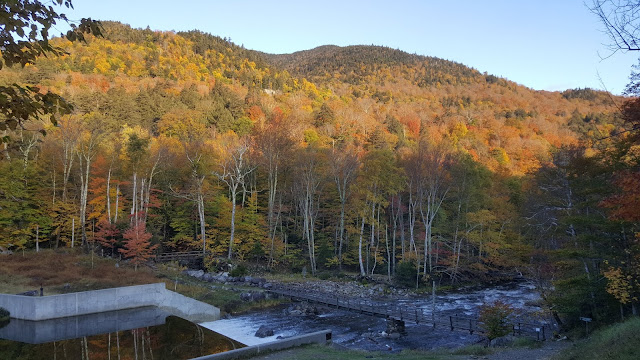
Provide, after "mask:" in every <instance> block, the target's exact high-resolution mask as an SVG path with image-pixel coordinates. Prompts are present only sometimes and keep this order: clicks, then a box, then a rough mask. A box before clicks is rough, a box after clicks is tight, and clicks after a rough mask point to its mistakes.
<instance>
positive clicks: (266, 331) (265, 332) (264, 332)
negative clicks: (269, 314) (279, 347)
mask: <svg viewBox="0 0 640 360" xmlns="http://www.w3.org/2000/svg"><path fill="white" fill-rule="evenodd" d="M273 334H274V332H273V329H271V328H269V327H267V326H266V325H262V326H260V328H259V329H258V331H256V334H255V336H256V337H259V338H266V337H268V336H273Z"/></svg>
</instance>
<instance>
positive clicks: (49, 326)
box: [0, 306, 169, 344]
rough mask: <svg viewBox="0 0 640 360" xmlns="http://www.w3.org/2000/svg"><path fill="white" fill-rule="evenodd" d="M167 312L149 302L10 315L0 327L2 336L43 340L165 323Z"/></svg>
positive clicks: (26, 341)
mask: <svg viewBox="0 0 640 360" xmlns="http://www.w3.org/2000/svg"><path fill="white" fill-rule="evenodd" d="M167 316H169V314H168V313H167V312H165V311H163V310H161V309H158V308H157V307H155V306H148V307H143V308H134V309H126V310H119V311H109V312H102V313H96V314H89V315H80V316H73V317H65V318H58V319H49V320H41V321H30V320H21V319H11V321H10V322H9V324H7V325H6V326H4V327H1V328H0V339H6V340H12V341H19V342H23V343H28V344H43V343H48V342H53V341H61V340H68V339H77V338H79V337H82V336H91V335H99V334H107V333H112V332H117V331H124V330H132V329H139V328H142V327H147V326H154V325H162V324H164V323H165V319H166V318H167Z"/></svg>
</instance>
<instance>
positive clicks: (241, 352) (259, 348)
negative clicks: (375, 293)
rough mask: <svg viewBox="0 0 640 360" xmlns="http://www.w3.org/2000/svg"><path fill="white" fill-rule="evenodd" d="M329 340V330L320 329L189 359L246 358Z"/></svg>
mask: <svg viewBox="0 0 640 360" xmlns="http://www.w3.org/2000/svg"><path fill="white" fill-rule="evenodd" d="M330 341H331V330H322V331H317V332H314V333H310V334H305V335H300V336H295V337H291V338H288V339H282V340H276V341H272V342H269V343H265V344H259V345H253V346H247V347H245V348H241V349H236V350H231V351H225V352H223V353H218V354H212V355H206V356H201V357H199V358H195V359H191V360H227V359H237V358H239V357H242V358H248V357H252V356H256V355H258V354H260V353H265V352H270V351H277V350H284V349H288V348H291V347H296V346H301V345H307V344H326V343H327V342H330Z"/></svg>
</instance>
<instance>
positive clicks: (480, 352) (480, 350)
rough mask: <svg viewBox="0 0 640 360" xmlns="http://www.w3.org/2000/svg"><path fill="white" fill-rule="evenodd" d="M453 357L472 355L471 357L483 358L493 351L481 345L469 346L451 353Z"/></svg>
mask: <svg viewBox="0 0 640 360" xmlns="http://www.w3.org/2000/svg"><path fill="white" fill-rule="evenodd" d="M451 354H453V355H473V356H485V355H491V354H493V349H491V348H487V347H484V346H482V345H469V346H465V347H461V348H459V349H455V350H453V351H452V352H451Z"/></svg>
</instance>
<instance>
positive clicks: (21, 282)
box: [0, 249, 160, 295]
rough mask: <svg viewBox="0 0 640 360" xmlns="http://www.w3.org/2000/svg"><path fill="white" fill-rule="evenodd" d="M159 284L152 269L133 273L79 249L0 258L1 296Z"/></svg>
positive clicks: (132, 270)
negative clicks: (36, 291)
mask: <svg viewBox="0 0 640 360" xmlns="http://www.w3.org/2000/svg"><path fill="white" fill-rule="evenodd" d="M159 281H160V280H159V279H158V278H157V277H156V275H155V274H154V273H153V271H152V270H151V269H148V268H139V269H138V271H134V269H133V268H130V267H128V266H116V260H114V259H110V258H102V257H99V256H93V259H92V257H91V256H90V255H85V254H83V253H82V252H81V251H80V249H77V250H76V249H73V250H72V249H62V250H48V249H47V250H41V251H40V252H37V253H36V252H25V253H24V254H22V253H16V254H13V255H0V293H6V294H17V293H21V292H25V291H29V290H35V289H39V288H40V286H42V287H43V288H44V293H45V295H52V294H62V293H68V292H76V291H87V290H97V289H106V288H111V287H118V286H129V285H140V284H149V283H154V282H159ZM67 284H68V285H67ZM65 285H67V286H65Z"/></svg>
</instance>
